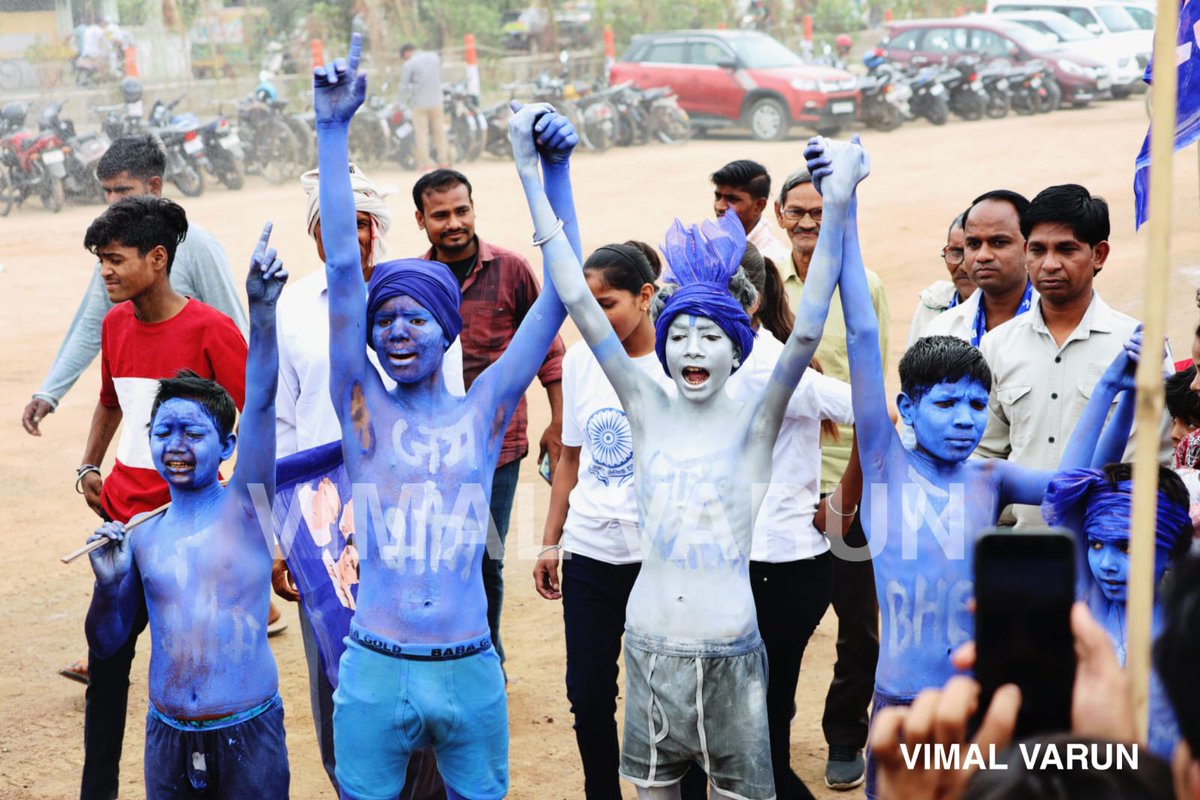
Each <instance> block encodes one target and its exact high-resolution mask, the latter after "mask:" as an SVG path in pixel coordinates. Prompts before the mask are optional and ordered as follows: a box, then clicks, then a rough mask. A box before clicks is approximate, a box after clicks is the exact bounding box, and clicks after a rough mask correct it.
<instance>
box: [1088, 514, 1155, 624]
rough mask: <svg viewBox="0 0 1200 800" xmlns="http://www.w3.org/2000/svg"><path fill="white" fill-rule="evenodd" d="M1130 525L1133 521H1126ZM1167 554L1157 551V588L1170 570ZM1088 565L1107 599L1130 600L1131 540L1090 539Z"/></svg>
mask: <svg viewBox="0 0 1200 800" xmlns="http://www.w3.org/2000/svg"><path fill="white" fill-rule="evenodd" d="M1123 522H1124V524H1126V525H1128V524H1129V520H1128V519H1127V518H1126V519H1124V520H1123ZM1168 560H1169V559H1168V556H1167V552H1166V551H1165V550H1163V549H1162V548H1161V547H1156V548H1154V585H1155V586H1158V584H1159V582H1160V581H1161V580H1162V576H1163V573H1164V572H1166V571H1167V562H1168ZM1088 566H1089V567H1091V569H1092V577H1094V578H1095V579H1096V585H1097V586H1099V587H1100V590H1101V591H1102V592H1104V596H1105V597H1106V598H1108V599H1109V600H1111V601H1112V602H1114V603H1124V602H1125V600H1126V599H1127V592H1128V583H1129V540H1128V539H1119V540H1117V541H1112V540H1111V539H1099V538H1096V537H1094V536H1089V537H1088Z"/></svg>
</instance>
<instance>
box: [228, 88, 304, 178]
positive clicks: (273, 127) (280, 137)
mask: <svg viewBox="0 0 1200 800" xmlns="http://www.w3.org/2000/svg"><path fill="white" fill-rule="evenodd" d="M286 107H287V102H286V101H283V100H280V99H278V98H277V97H276V96H275V90H274V88H273V87H270V86H267V85H265V84H263V85H260V86H259V87H258V88H257V89H256V90H255V92H254V94H253V95H251V96H250V97H247V98H245V99H243V100H241V101H239V102H238V127H239V129H240V130H244V131H245V132H246V161H245V166H246V172H247V173H256V174H260V175H262V176H263V177H264V178H266V179H267V180H268V181H270V182H271V183H275V184H279V183H283V182H284V181H286V180H290V179H292V178H295V177H296V176H297V175H299V174H300V172H301V171H303V169H304V162H302V161H301V153H300V145H299V144H298V143H297V141H296V137H295V135H293V133H292V128H291V125H289V123H288V121H287V119H286V117H287V115H286V114H285V113H284V109H285V108H286Z"/></svg>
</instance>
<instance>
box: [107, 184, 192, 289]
mask: <svg viewBox="0 0 1200 800" xmlns="http://www.w3.org/2000/svg"><path fill="white" fill-rule="evenodd" d="M187 230H188V221H187V214H185V213H184V211H183V209H182V208H181V207H180V206H179V205H178V204H177V203H173V202H171V201H170V200H167V199H165V198H162V197H149V196H147V197H126V198H125V199H124V200H121V201H120V202H117V203H113V204H112V205H111V206H109V207H108V208H107V209H106V210H105V211H104V213H103V214H101V215H100V216H98V217H96V219H94V220H93V221H92V224H91V225H89V226H88V229H87V233H86V234H84V237H83V246H84V247H86V248H87V249H88V251H89V252H91V253H92V254H93V255H99V251H100V248H102V247H104V246H105V245H108V244H111V243H112V242H119V243H120V244H122V245H124V246H125V247H135V248H137V251H138V255H141V256H144V255H146V253H149V252H150V251H151V250H153V249H154V248H156V247H159V246H161V247H162V248H163V249H164V250H166V251H167V274H168V275H170V274H171V265H172V264H174V263H175V250H176V248H178V247H179V244H180V243H181V242H182V241H183V240H184V239H185V238H187Z"/></svg>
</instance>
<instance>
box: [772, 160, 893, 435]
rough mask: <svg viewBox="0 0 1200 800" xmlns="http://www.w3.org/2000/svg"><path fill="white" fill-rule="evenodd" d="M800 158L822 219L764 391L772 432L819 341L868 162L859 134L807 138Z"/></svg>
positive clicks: (868, 165) (777, 427)
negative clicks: (815, 189)
mask: <svg viewBox="0 0 1200 800" xmlns="http://www.w3.org/2000/svg"><path fill="white" fill-rule="evenodd" d="M804 157H805V159H806V160H807V161H808V165H809V170H810V171H811V172H812V175H813V184H814V186H819V187H820V192H821V199H822V202H823V205H824V208H825V215H824V217H825V218H824V222H823V223H822V225H821V232H820V233H819V234H818V235H817V246H816V249H815V250H814V252H813V259H812V264H811V266H810V268H809V271H808V280H807V281H805V285H804V294H803V295H801V297H800V307H799V308H798V309H796V322H795V324H794V325H793V326H792V332H791V334H789V336H788V340H787V343H786V344H785V345H784V347H783V352H782V353H781V354H780V356H779V360H778V361H777V362H776V363H775V369H774V371H773V372H772V373H771V380H770V381H769V382H768V383H767V388H766V392H765V393H764V394H763V404H762V409H761V411H760V414H761V415H762V416H761V420H762V422H763V425H764V428H765V429H766V430H768V431H776V432H778V429H779V425H780V424H781V423H782V421H783V415H784V412H785V410H786V409H787V403H788V400H789V399H790V398H791V397H792V394H793V392H795V390H796V386H797V385H798V384H799V383H800V378H801V377H802V376H803V375H804V370H805V369H807V368H808V365H809V362H811V361H812V357H813V354H814V353H815V352H816V351H817V345H819V344H820V343H821V333H822V331H824V330H825V320H826V318H827V317H828V316H829V303H830V300H831V299H832V298H833V290H834V288H835V287H836V286H837V283H838V278H839V276H840V274H841V271H842V263H843V261H844V259H845V236H846V233H847V223H848V218H847V217H848V215H847V212H848V210H849V208H850V205H851V201H852V199H853V197H854V191H855V187H856V186H857V185H858V183H859V181H861V180H862V179H863V178H865V177H867V174H868V173H869V172H870V161H869V159H868V157H867V154H866V151H864V150H863V149H862V147H861V146H859V144H858V137H855V139H854V142H853V143H852V144H846V143H843V142H831V141H828V140H826V139H820V138H816V139H811V140H809V143H808V147H806V148H805V150H804Z"/></svg>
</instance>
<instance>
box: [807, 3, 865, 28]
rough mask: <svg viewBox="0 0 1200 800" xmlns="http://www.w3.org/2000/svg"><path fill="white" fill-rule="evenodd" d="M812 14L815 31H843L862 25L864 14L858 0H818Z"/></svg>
mask: <svg viewBox="0 0 1200 800" xmlns="http://www.w3.org/2000/svg"><path fill="white" fill-rule="evenodd" d="M812 15H813V30H815V31H821V32H825V33H841V32H842V31H853V30H858V29H859V28H861V27H862V15H861V12H860V11H859V3H858V2H856V0H816V6H815V8H814V9H813V12H812Z"/></svg>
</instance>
